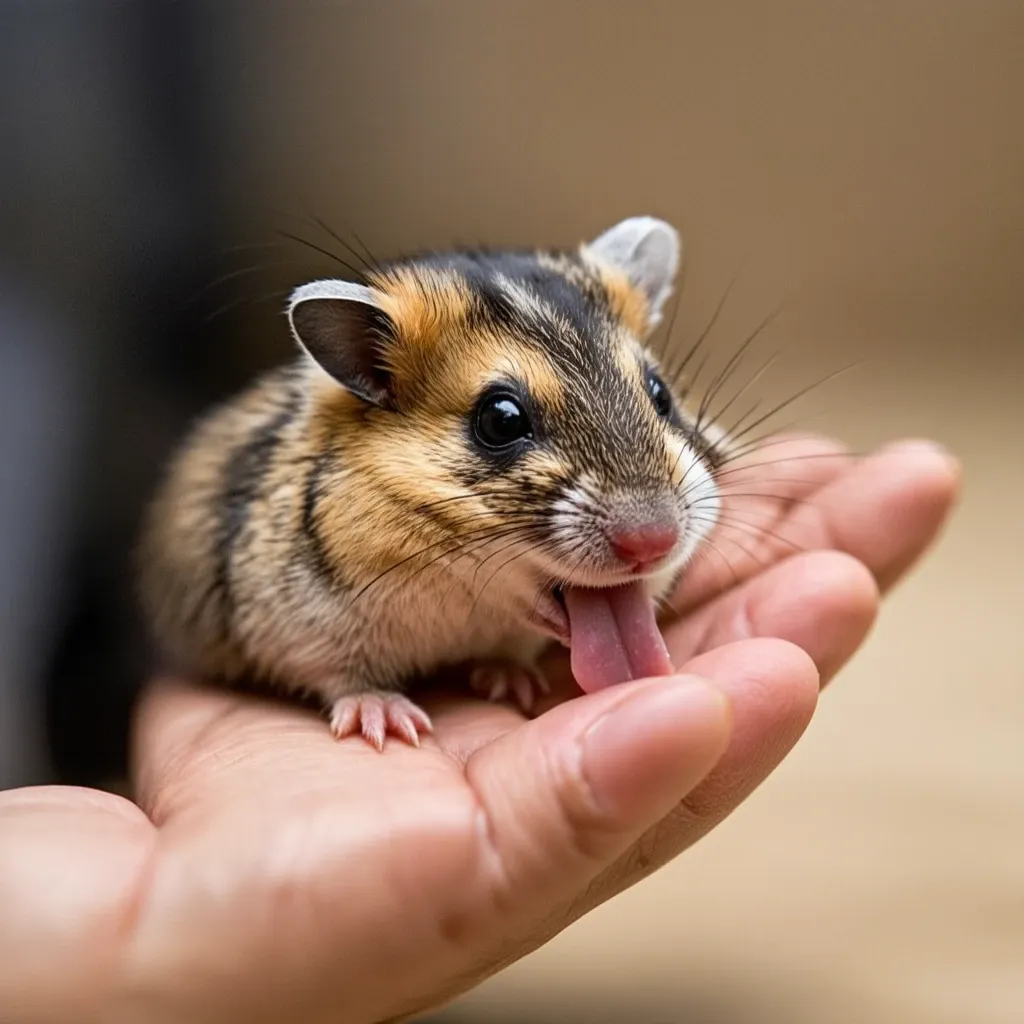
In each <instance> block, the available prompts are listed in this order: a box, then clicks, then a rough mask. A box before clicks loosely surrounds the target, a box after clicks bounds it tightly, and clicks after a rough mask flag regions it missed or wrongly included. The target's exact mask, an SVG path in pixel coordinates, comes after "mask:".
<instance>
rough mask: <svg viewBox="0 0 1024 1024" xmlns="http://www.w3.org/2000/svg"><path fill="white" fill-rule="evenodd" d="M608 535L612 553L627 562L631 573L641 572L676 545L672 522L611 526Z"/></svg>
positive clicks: (674, 523)
mask: <svg viewBox="0 0 1024 1024" xmlns="http://www.w3.org/2000/svg"><path fill="white" fill-rule="evenodd" d="M607 535H608V543H609V545H611V549H612V551H614V552H615V554H616V555H617V556H618V557H619V558H621V559H622V561H624V562H628V563H629V564H630V566H631V568H632V571H633V572H634V573H640V572H645V571H647V570H648V569H649V568H650V566H651V565H652V564H653V563H655V562H657V561H658V560H659V559H661V558H664V557H665V555H667V554H668V553H669V552H670V551H671V550H672V549H673V548H674V547H675V546H676V542H677V541H678V540H679V526H678V524H677V523H676V522H675V521H674V520H671V519H652V520H649V521H641V522H632V523H621V524H615V525H612V526H611V527H610V528H609V529H608V531H607Z"/></svg>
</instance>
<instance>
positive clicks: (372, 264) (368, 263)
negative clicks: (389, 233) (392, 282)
mask: <svg viewBox="0 0 1024 1024" xmlns="http://www.w3.org/2000/svg"><path fill="white" fill-rule="evenodd" d="M308 219H309V221H310V223H312V224H315V225H316V226H317V227H318V228H320V230H321V231H323V232H325V233H326V234H328V235H330V236H331V238H333V239H334V240H335V241H336V242H337V243H338V245H340V246H342V248H343V249H344V250H345V251H346V252H347V253H348V254H349V255H350V256H351V257H352V258H353V259H355V260H359V262H360V263H362V264H363V271H364V273H365V271H366V269H367V268H369V269H371V270H375V271H377V272H378V273H382V272H383V267H381V265H380V264H379V263H378V262H377V260H376V259H374V257H373V255H372V254H370V252H369V250H368V249H367V250H366V252H365V253H361V252H359V251H358V250H356V249H355V248H354V247H353V246H352V245H351V244H350V243H349V242H347V241H346V240H345V239H344V238H343V237H342V236H341V235H340V234H338V232H337V231H335V230H334V228H332V227H331V226H330V225H329V224H328V223H327V222H326V221H325V220H323V218H321V217H317V216H316V215H314V214H309V216H308ZM352 233H353V235H355V232H352ZM357 241H358V237H357ZM360 244H362V243H361V242H360ZM364 248H365V246H364ZM368 255H369V259H367V256H368Z"/></svg>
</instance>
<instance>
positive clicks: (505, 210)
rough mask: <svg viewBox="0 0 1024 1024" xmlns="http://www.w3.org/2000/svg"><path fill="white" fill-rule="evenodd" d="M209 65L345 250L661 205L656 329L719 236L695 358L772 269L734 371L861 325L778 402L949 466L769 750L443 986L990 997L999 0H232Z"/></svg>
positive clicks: (1019, 654)
mask: <svg viewBox="0 0 1024 1024" xmlns="http://www.w3.org/2000/svg"><path fill="white" fill-rule="evenodd" d="M219 74H222V75H223V79H224V80H223V81H222V82H219V83H218V86H219V87H220V88H218V89H216V90H214V91H215V92H218V94H220V95H222V96H223V97H224V98H225V99H224V101H225V103H226V104H227V106H228V108H229V109H227V110H226V113H227V115H228V121H229V123H231V124H232V125H233V128H232V129H231V130H230V131H229V132H228V133H226V134H225V136H224V137H223V138H222V139H221V140H220V142H221V146H222V154H221V155H222V157H223V160H224V163H225V166H226V167H228V168H229V169H230V168H237V171H236V172H234V173H232V172H231V171H230V170H229V173H228V174H227V175H226V178H225V180H226V181H227V182H228V183H229V187H231V188H232V189H237V190H238V192H244V193H245V198H246V200H247V201H251V203H252V204H254V206H260V205H262V204H271V205H275V206H276V207H278V208H281V209H285V210H289V211H292V212H294V213H297V214H302V213H309V212H311V213H316V214H318V215H320V216H322V217H324V218H325V219H326V220H328V221H329V222H331V223H332V224H333V225H334V226H336V227H338V228H339V229H341V230H345V229H347V228H355V230H357V231H358V232H359V234H360V235H361V236H362V237H364V238H365V239H366V241H367V242H368V243H369V244H370V246H371V248H373V249H374V250H375V251H376V252H377V253H378V254H379V255H389V254H391V253H394V252H396V251H397V250H399V249H401V248H402V247H406V246H413V247H420V246H426V245H445V244H448V243H450V242H453V241H487V242H494V243H541V242H552V243H571V242H574V241H576V240H579V239H581V238H583V237H585V236H589V235H593V234H596V233H597V232H598V231H600V230H601V229H602V228H604V227H605V226H607V225H608V224H610V223H612V222H613V221H614V220H616V219H617V218H619V217H622V216H625V215H628V214H632V213H654V214H659V215H661V216H664V217H667V218H668V219H670V220H672V221H673V222H674V223H676V224H677V225H678V226H679V228H680V230H681V231H682V233H683V234H684V236H685V239H686V243H687V247H688V261H689V271H688V278H687V288H686V292H685V296H684V300H683V303H682V308H681V312H680V318H679V323H680V327H679V329H678V337H679V339H685V338H686V337H687V336H690V337H692V335H693V334H694V332H695V331H697V330H698V329H699V327H700V326H701V325H702V324H703V323H704V322H705V321H706V319H707V317H708V316H709V315H710V312H711V310H712V309H713V307H714V305H715V303H716V302H717V301H718V299H719V297H720V296H721V294H722V291H723V289H724V288H725V286H726V284H727V282H728V280H729V279H730V278H731V277H732V275H733V273H734V272H735V271H736V269H737V267H740V268H741V271H740V276H739V280H738V282H737V285H736V288H735V290H734V292H733V294H732V295H731V297H730V299H729V303H728V305H727V307H726V310H725V313H724V314H723V318H722V321H721V324H720V327H719V328H718V329H716V335H715V337H716V338H717V341H716V347H717V350H718V351H719V352H720V353H722V354H723V355H724V356H726V357H727V356H728V355H729V354H731V352H732V351H733V350H734V349H735V347H736V346H737V345H738V344H739V343H740V341H741V340H742V338H743V337H744V335H745V334H746V333H747V332H748V331H749V330H750V329H751V328H752V327H753V325H754V324H756V323H757V322H758V321H759V320H760V319H761V318H762V317H763V316H764V315H765V313H766V312H767V311H769V310H770V309H771V308H772V307H773V306H775V305H776V304H777V303H778V302H779V301H780V299H782V298H784V297H785V298H786V299H787V306H786V309H785V312H784V314H783V315H782V317H781V318H780V319H779V321H778V323H777V324H776V325H775V326H774V327H773V329H772V331H771V336H770V338H767V339H766V340H765V349H764V351H766V352H767V351H770V350H772V349H773V348H774V347H775V346H776V345H778V344H780V343H781V344H782V345H783V346H784V351H785V356H784V359H783V362H782V365H781V367H780V369H779V370H778V372H776V373H775V374H774V376H773V377H772V379H771V380H770V381H768V382H767V383H766V384H765V386H764V388H763V389H762V390H761V391H760V392H759V394H761V393H766V394H767V393H777V394H779V395H780V396H784V395H786V394H788V393H791V392H793V391H795V390H796V389H797V387H799V386H800V385H802V384H806V383H808V382H810V381H812V380H814V379H816V378H817V377H819V376H821V375H823V374H826V373H828V372H829V371H830V370H833V369H836V368H838V367H840V366H842V365H844V364H845V363H847V362H849V361H851V360H854V359H857V360H860V359H863V360H865V362H864V363H863V364H862V365H861V366H860V367H859V368H858V369H857V370H856V371H855V372H853V373H850V374H848V375H846V376H844V377H843V378H841V379H840V380H838V381H836V382H834V383H833V384H831V385H829V386H827V387H826V388H823V389H822V390H821V391H819V392H817V393H816V394H815V395H813V396H811V397H809V398H808V399H807V401H806V402H802V403H801V404H800V406H799V408H798V409H797V410H795V416H796V418H797V419H798V420H799V421H800V422H801V423H802V424H803V425H805V426H807V427H810V428H813V429H823V430H828V431H832V432H835V433H838V434H839V435H841V436H842V437H843V438H844V439H846V440H847V441H849V442H850V444H851V445H853V446H854V447H856V448H865V447H868V446H871V445H873V444H876V443H878V442H880V441H883V440H885V439H887V438H890V437H894V436H900V435H928V436H931V437H935V438H937V439H939V440H941V441H943V442H945V443H946V444H947V445H948V446H949V447H950V448H952V449H953V450H954V451H955V452H956V453H958V454H959V455H960V456H961V457H962V459H963V460H964V464H965V472H966V484H965V486H966V490H965V497H964V500H963V503H962V506H961V508H960V510H959V512H958V514H957V516H956V518H955V520H954V521H953V523H952V525H951V527H950V529H949V531H948V533H947V535H946V536H945V538H944V539H943V541H942V543H941V545H940V546H939V548H938V549H937V550H936V552H935V554H934V557H933V558H932V559H931V560H930V561H929V562H928V563H927V564H926V565H925V566H924V567H923V568H922V569H921V570H920V571H919V572H918V573H917V574H916V575H915V576H914V577H913V578H912V579H911V580H910V581H909V582H907V583H906V584H905V585H904V586H903V587H902V588H901V589H900V590H899V591H898V592H897V593H896V594H895V595H894V596H893V597H892V599H891V600H890V601H889V603H888V605H887V607H886V610H885V614H884V616H883V618H882V620H881V621H880V623H879V625H878V627H877V629H876V631H875V633H874V635H873V637H872V639H871V640H870V642H869V644H868V645H867V647H866V648H865V649H864V651H863V652H862V653H861V654H860V655H859V656H858V658H857V659H856V661H855V662H854V663H853V664H852V665H851V666H850V668H849V669H848V670H847V671H846V672H845V673H844V675H843V676H842V677H841V678H840V679H839V680H838V681H837V683H836V685H835V686H834V688H833V689H831V690H830V692H829V693H828V694H827V697H826V698H825V699H824V700H823V702H822V705H821V708H820V711H819V714H818V716H817V718H816V720H815V721H814V722H813V724H812V726H811V728H810V730H809V732H808V734H807V736H806V737H805V739H804V740H803V742H802V743H801V744H800V746H799V747H798V749H797V750H796V751H795V752H794V754H793V756H792V757H791V758H790V759H789V760H788V762H787V763H786V764H785V765H784V766H783V768H782V769H781V770H780V771H779V772H778V773H777V774H776V775H775V776H774V777H773V778H772V779H771V780H769V782H768V784H766V785H765V786H764V788H763V789H762V790H761V791H760V792H759V793H758V794H756V795H755V797H754V798H753V799H752V800H751V801H750V802H749V804H748V805H747V806H745V807H744V808H743V809H742V810H741V811H740V812H739V813H737V814H736V816H735V817H734V818H733V819H732V820H731V821H729V822H728V823H726V825H725V826H724V827H723V828H721V829H720V830H719V831H718V832H716V833H715V834H714V835H713V836H712V837H711V838H709V839H708V840H706V841H705V842H704V843H702V844H701V845H700V846H699V847H698V848H696V849H694V850H693V851H692V852H690V853H689V854H687V855H685V856H684V857H682V858H681V859H680V860H679V861H678V862H677V863H675V864H674V865H672V866H671V867H669V868H667V869H666V870H664V871H662V872H661V873H660V874H658V875H657V876H655V877H654V878H652V879H651V880H649V881H648V882H646V883H645V884H643V885H641V886H640V887H639V888H637V889H636V890H635V891H633V892H632V893H630V894H628V895H626V896H623V897H621V898H619V899H618V900H616V901H615V902H614V903H613V904H611V905H609V906H607V907H605V908H604V909H603V910H601V911H600V912H598V913H595V914H593V915H592V916H591V917H590V918H588V919H587V920H586V921H584V922H582V923H580V924H579V925H577V926H576V927H574V928H573V929H571V930H570V932H569V933H567V934H566V935H564V936H563V937H561V938H560V939H559V940H557V941H555V942H553V943H551V944H550V946H548V947H547V948H546V949H544V950H543V951H541V952H540V953H538V954H536V955H534V956H532V957H529V958H528V959H527V960H525V961H524V962H522V963H521V964H519V965H518V966H516V967H514V968H513V969H511V970H509V971H507V972H505V973H504V974H503V975H501V976H500V977H498V978H495V979H494V980H493V981H492V982H491V983H489V984H488V985H486V986H484V987H483V988H482V989H481V990H479V991H478V992H476V993H474V994H473V995H472V996H471V997H469V998H467V999H465V1000H463V1001H462V1003H460V1004H459V1005H458V1006H457V1007H455V1008H453V1009H452V1010H451V1011H450V1012H449V1014H448V1016H447V1018H446V1019H451V1020H454V1021H480V1022H486V1021H508V1022H511V1021H525V1020H531V1021H549V1020H550V1021H564V1022H567V1024H572V1022H573V1021H601V1022H604V1021H607V1022H612V1021H616V1022H626V1021H629V1022H636V1024H655V1022H683V1021H686V1022H691V1021H692V1022H696V1024H704V1022H722V1024H768V1022H774V1021H780V1022H787V1024H803V1022H814V1024H822V1022H827V1024H845V1022H863V1021H872V1022H884V1024H889V1022H891V1024H1004V1022H1005V1024H1010V1022H1020V1021H1024V667H1022V666H1024V624H1022V618H1021V616H1022V611H1024V585H1022V582H1021V581H1022V578H1024V529H1022V525H1021V524H1022V521H1024V516H1022V513H1021V506H1022V503H1024V456H1022V448H1024V403H1022V397H1021V396H1022V392H1024V6H1022V5H1021V4H1019V3H1012V2H1002V3H999V2H984V0H960V2H957V0H935V2H923V0H922V2H906V0H897V2H889V3H881V2H854V0H849V2H845V3H839V2H833V3H829V2H794V0H784V2H775V3H770V4H769V3H759V2H756V0H749V2H725V3H710V2H704V3H697V2H686V0H678V2H663V3H656V2H649V0H632V2H630V3H616V2H589V3H584V2H567V0H558V2H555V0H544V2H540V0H531V2H526V0H518V2H512V0H504V2H498V0H434V2H414V0H407V2H401V0H387V2H385V0H378V2H376V3H368V2H362V3H356V2H353V3H334V4H324V3H322V4H293V5H289V6H287V7H286V6H285V5H259V6H254V7H253V8H252V14H251V18H250V19H249V24H248V30H247V35H246V38H245V40H244V45H243V46H242V48H241V50H240V52H239V59H238V61H237V63H236V64H235V65H233V66H231V67H226V68H222V69H221V70H220V72H219ZM225 84H226V87H224V86H225ZM233 103H235V104H238V109H240V110H241V109H243V107H244V110H245V115H244V116H234V117H232V116H231V109H230V107H231V104H233ZM222 113H224V112H222ZM238 198H239V196H238V193H237V192H235V193H233V194H232V196H231V199H232V201H233V202H234V201H236V200H238ZM310 234H311V233H310ZM311 237H312V234H311ZM321 240H323V239H321ZM279 280H280V282H282V283H284V284H288V283H293V279H292V278H291V277H290V276H289V273H288V271H287V270H285V271H282V272H281V274H280V277H279ZM271 319H272V318H268V317H267V316H266V313H265V312H261V313H260V314H259V317H258V320H257V321H256V322H257V323H258V324H260V325H262V326H263V327H266V326H267V324H268V323H270V320H271ZM272 327H273V331H274V336H275V338H278V339H279V337H280V333H281V332H280V331H279V330H278V328H279V325H278V324H276V323H274V324H272ZM680 343H682V341H680ZM787 419H788V417H787Z"/></svg>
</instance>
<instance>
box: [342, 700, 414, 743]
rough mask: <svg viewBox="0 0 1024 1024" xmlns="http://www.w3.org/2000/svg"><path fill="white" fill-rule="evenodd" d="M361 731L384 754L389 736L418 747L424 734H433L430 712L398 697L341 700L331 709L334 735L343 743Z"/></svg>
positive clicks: (364, 737) (368, 741)
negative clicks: (385, 742) (345, 739)
mask: <svg viewBox="0 0 1024 1024" xmlns="http://www.w3.org/2000/svg"><path fill="white" fill-rule="evenodd" d="M357 728H358V729H359V731H360V732H361V734H362V737H363V739H364V740H366V742H367V743H369V744H370V746H372V747H374V748H375V749H376V750H377V751H383V749H384V741H385V740H386V738H387V735H388V733H391V734H392V735H393V736H396V737H398V738H399V739H402V740H405V741H406V742H407V743H409V744H410V745H411V746H414V747H418V746H419V745H420V737H419V734H420V732H425V733H427V732H433V724H432V723H431V721H430V718H429V717H428V715H427V714H426V712H425V711H423V710H422V709H421V708H419V707H417V706H416V705H415V704H413V702H412V701H411V700H409V699H408V698H407V697H403V696H402V695H401V694H398V693H361V694H351V695H349V696H345V697H339V698H338V700H336V701H335V702H334V704H333V706H332V707H331V732H332V733H333V734H334V736H335V738H336V739H339V740H340V739H344V738H345V737H346V736H350V735H352V734H353V733H355V732H356V730H357Z"/></svg>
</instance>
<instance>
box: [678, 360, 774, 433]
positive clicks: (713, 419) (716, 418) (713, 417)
mask: <svg viewBox="0 0 1024 1024" xmlns="http://www.w3.org/2000/svg"><path fill="white" fill-rule="evenodd" d="M781 355H782V350H781V349H779V350H778V351H776V352H775V353H773V354H772V355H771V356H769V357H768V359H766V360H765V361H764V363H762V364H761V368H760V369H759V370H757V371H756V372H755V373H754V374H753V375H752V376H751V377H750V379H749V380H748V381H747V383H746V384H744V385H743V387H741V388H740V389H739V391H737V392H736V394H734V395H733V396H732V398H730V399H729V401H728V402H726V403H725V405H723V406H722V408H721V409H719V410H718V411H717V412H715V413H714V414H711V412H710V410H709V422H710V423H721V422H722V418H723V417H724V416H725V414H726V413H727V412H728V411H729V408H730V407H731V406H732V405H733V404H734V403H735V402H736V401H737V400H739V399H740V398H742V397H743V395H744V394H746V392H747V391H749V390H750V389H751V388H752V387H753V386H754V385H755V384H756V383H757V382H758V381H759V380H760V379H761V378H762V377H763V376H764V375H765V374H766V373H767V372H768V371H769V370H770V369H771V368H772V366H774V365H775V363H777V362H778V360H779V357H780V356H781ZM760 404H761V403H760V401H757V402H755V403H754V405H753V406H751V408H750V410H749V411H748V412H746V413H744V414H743V416H741V417H740V419H739V420H738V421H737V424H736V427H738V426H739V425H740V424H742V422H743V420H744V419H745V418H746V417H747V416H751V415H753V414H754V412H756V411H757V409H758V407H759V406H760ZM736 427H734V428H733V430H735V429H736ZM698 429H699V428H698ZM729 433H730V431H726V436H728V435H729Z"/></svg>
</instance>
